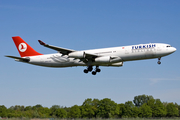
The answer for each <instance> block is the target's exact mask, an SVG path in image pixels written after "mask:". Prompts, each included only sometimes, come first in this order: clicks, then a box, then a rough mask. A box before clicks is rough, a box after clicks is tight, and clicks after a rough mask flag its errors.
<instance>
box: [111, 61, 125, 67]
mask: <svg viewBox="0 0 180 120" xmlns="http://www.w3.org/2000/svg"><path fill="white" fill-rule="evenodd" d="M110 66H114V67H121V66H123V62H118V63H113V64H111V65H110Z"/></svg>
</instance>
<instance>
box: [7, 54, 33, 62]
mask: <svg viewBox="0 0 180 120" xmlns="http://www.w3.org/2000/svg"><path fill="white" fill-rule="evenodd" d="M5 57H9V58H13V59H15V60H16V61H21V62H29V61H30V59H29V58H22V57H16V56H8V55H7V56H5Z"/></svg>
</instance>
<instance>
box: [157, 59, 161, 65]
mask: <svg viewBox="0 0 180 120" xmlns="http://www.w3.org/2000/svg"><path fill="white" fill-rule="evenodd" d="M160 60H161V57H159V58H158V62H157V63H158V64H159V65H160V64H161V61H160Z"/></svg>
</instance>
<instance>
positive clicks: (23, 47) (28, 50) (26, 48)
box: [12, 36, 42, 57]
mask: <svg viewBox="0 0 180 120" xmlns="http://www.w3.org/2000/svg"><path fill="white" fill-rule="evenodd" d="M12 39H13V41H14V43H15V45H16V48H17V49H18V51H19V54H20V55H21V57H27V56H36V55H42V54H41V53H38V52H36V51H35V50H34V49H33V48H32V47H31V46H30V45H28V44H27V43H26V42H25V41H24V40H23V39H22V38H21V37H19V36H15V37H12Z"/></svg>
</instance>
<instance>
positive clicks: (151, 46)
mask: <svg viewBox="0 0 180 120" xmlns="http://www.w3.org/2000/svg"><path fill="white" fill-rule="evenodd" d="M154 47H156V44H148V45H137V46H132V49H146V48H154Z"/></svg>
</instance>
